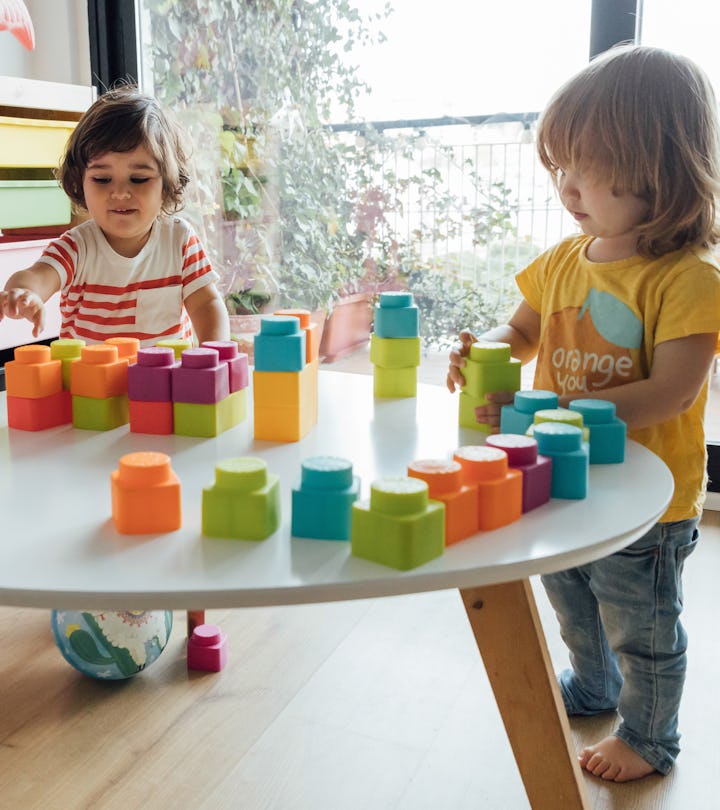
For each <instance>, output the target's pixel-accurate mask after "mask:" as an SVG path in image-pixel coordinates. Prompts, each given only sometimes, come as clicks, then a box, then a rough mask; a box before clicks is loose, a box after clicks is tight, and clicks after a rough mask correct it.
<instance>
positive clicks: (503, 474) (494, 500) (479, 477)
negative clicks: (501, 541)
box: [453, 445, 523, 531]
mask: <svg viewBox="0 0 720 810" xmlns="http://www.w3.org/2000/svg"><path fill="white" fill-rule="evenodd" d="M453 457H454V459H455V461H457V462H459V463H460V466H461V467H462V470H463V483H464V484H466V485H467V486H473V485H476V486H477V492H478V501H477V502H478V526H479V527H480V529H481V530H483V531H490V530H492V529H497V528H498V527H500V526H506V525H507V524H508V523H512V522H513V521H515V520H518V519H519V518H520V516H521V515H522V483H523V477H522V473H521V472H520V471H519V470H514V469H511V468H510V466H509V463H508V456H507V453H505V452H504V451H503V450H500V449H499V448H497V447H487V446H484V445H467V446H466V447H459V448H458V449H457V450H456V451H455V453H454V454H453Z"/></svg>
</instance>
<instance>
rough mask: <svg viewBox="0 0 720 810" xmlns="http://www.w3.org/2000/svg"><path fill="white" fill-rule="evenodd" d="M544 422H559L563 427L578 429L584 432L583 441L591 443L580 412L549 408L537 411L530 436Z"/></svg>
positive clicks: (529, 429) (529, 430) (530, 428)
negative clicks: (568, 426) (570, 426)
mask: <svg viewBox="0 0 720 810" xmlns="http://www.w3.org/2000/svg"><path fill="white" fill-rule="evenodd" d="M543 422H558V423H559V424H561V425H573V426H574V427H578V428H580V430H581V431H582V437H583V441H584V442H588V441H590V431H589V430H588V429H587V427H585V424H584V421H583V417H582V414H581V413H580V412H579V411H571V410H570V409H569V408H548V409H546V410H538V411H535V415H534V416H533V423H532V425H531V426H530V427H529V428H528V431H527V432H528V435H529V436H532V435H533V432H534V430H535V426H536V425H539V424H542V423H543Z"/></svg>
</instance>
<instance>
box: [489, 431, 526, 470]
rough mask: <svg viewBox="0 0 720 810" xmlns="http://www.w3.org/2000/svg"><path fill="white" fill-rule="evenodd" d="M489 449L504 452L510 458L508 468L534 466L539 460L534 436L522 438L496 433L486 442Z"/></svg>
mask: <svg viewBox="0 0 720 810" xmlns="http://www.w3.org/2000/svg"><path fill="white" fill-rule="evenodd" d="M485 444H486V445H487V446H488V447H497V448H498V449H499V450H504V451H505V452H506V453H507V457H508V466H510V467H522V466H524V465H526V464H534V463H535V461H536V460H537V455H538V451H537V441H536V440H535V439H533V438H532V436H522V435H520V434H516V433H496V434H495V435H493V436H488V437H487V439H486V440H485Z"/></svg>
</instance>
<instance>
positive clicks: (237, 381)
mask: <svg viewBox="0 0 720 810" xmlns="http://www.w3.org/2000/svg"><path fill="white" fill-rule="evenodd" d="M202 345H203V348H207V349H215V350H216V351H217V353H218V354H219V355H220V360H221V361H225V362H226V363H227V364H228V370H229V372H230V393H231V394H234V393H235V392H236V391H240V390H241V389H242V388H247V387H248V382H249V380H250V376H249V372H248V356H247V355H246V354H245V353H243V352H239V351H238V347H237V343H235V341H234V340H206V341H205V342H204V343H203V344H202Z"/></svg>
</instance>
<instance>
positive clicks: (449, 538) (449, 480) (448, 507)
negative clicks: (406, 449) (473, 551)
mask: <svg viewBox="0 0 720 810" xmlns="http://www.w3.org/2000/svg"><path fill="white" fill-rule="evenodd" d="M407 474H408V475H409V476H410V477H411V478H419V479H420V480H422V481H425V482H426V483H427V485H428V495H429V497H430V498H431V499H432V500H434V501H440V502H441V503H443V504H445V545H446V546H450V545H452V544H453V543H457V542H458V541H460V540H464V539H465V538H466V537H470V536H471V535H473V534H476V533H477V531H478V530H479V528H480V525H479V515H478V491H477V486H475V485H472V486H467V485H465V484H463V480H462V479H463V476H462V467H461V466H460V464H459V462H457V461H445V460H441V459H421V460H418V461H413V462H411V463H410V464H409V465H408V469H407Z"/></svg>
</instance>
